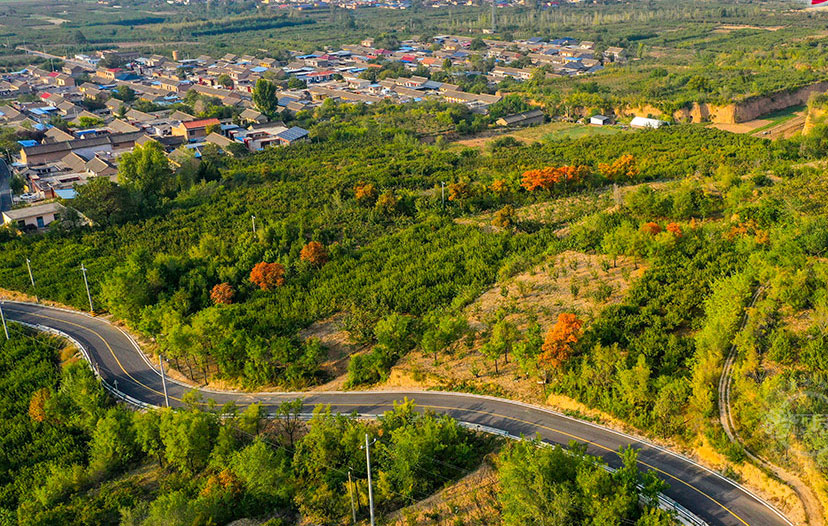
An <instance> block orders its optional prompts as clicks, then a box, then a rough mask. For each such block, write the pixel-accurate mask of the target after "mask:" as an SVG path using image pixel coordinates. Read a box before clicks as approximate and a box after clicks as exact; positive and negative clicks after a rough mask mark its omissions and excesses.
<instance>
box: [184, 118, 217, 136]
mask: <svg viewBox="0 0 828 526" xmlns="http://www.w3.org/2000/svg"><path fill="white" fill-rule="evenodd" d="M220 126H221V121H219V120H218V119H216V118H212V119H199V120H195V121H189V122H182V123H181V124H179V125H178V126H173V127H172V135H177V136H179V137H184V138H185V139H186V140H187V141H193V140H196V139H200V138H202V137H207V135H209V132H208V131H207V129H208V128H218V127H220ZM211 131H212V130H211Z"/></svg>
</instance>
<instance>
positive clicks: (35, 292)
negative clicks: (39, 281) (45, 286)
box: [26, 258, 40, 303]
mask: <svg viewBox="0 0 828 526" xmlns="http://www.w3.org/2000/svg"><path fill="white" fill-rule="evenodd" d="M26 268H28V269H29V280H30V281H31V282H32V292H34V296H35V302H36V303H40V300H39V299H37V288H36V287H35V283H34V276H33V275H32V262H31V261H29V258H26Z"/></svg>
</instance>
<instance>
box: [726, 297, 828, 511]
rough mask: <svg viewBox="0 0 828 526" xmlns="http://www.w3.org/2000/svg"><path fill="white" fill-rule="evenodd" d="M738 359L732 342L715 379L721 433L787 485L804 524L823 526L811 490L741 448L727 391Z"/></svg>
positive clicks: (818, 504)
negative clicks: (801, 511)
mask: <svg viewBox="0 0 828 526" xmlns="http://www.w3.org/2000/svg"><path fill="white" fill-rule="evenodd" d="M763 289H764V287H759V288H757V289H756V292H755V293H754V294H753V298H752V299H751V302H750V305H748V307H747V308H746V309H745V315H744V317H743V318H742V324H741V326H740V327H739V332H741V331H742V330H743V329H744V328H745V326H746V325H747V322H748V312H749V310H750V309H751V308H752V307H753V306H754V305H755V304H756V300H757V299H758V298H759V296H760V295H761V294H762V291H763ZM737 358H738V350H737V347H736V344H735V343H734V344H733V345H731V347H730V353H729V354H728V356H727V359H726V360H725V363H724V366H723V367H722V376H721V378H720V380H719V421H720V422H721V423H722V427H723V428H724V431H725V434H727V437H728V438H729V439H730V441H731V442H733V443H734V444H738V445H740V446H741V447H742V449H743V450H744V451H745V454H746V455H747V456H748V458H750V460H752V461H753V462H754V463H756V464H757V465H759V466H760V467H762V468H764V469H766V470H767V471H769V472H771V473H773V474H774V475H776V476H777V477H779V479H780V480H782V481H783V482H784V483H786V484H787V485H788V486H790V487H791V488H793V490H794V492H796V495H797V497H799V500H801V501H802V505H803V506H804V507H805V514H806V516H807V521H808V524H809V525H810V526H824V525H825V518H824V513H823V509H822V504H821V503H820V501H819V498H818V497H817V496H816V494H815V493H814V491H813V489H811V488H810V487H809V486H808V485H807V484H806V483H804V482H803V481H802V480H801V479H800V478H799V477H798V476H796V475H794V474H793V473H790V472H788V471H787V470H785V469H782V468H781V467H779V466H777V465H775V464H773V463H771V462H770V461H769V460H766V459H764V458H762V457H760V456H758V455H756V454H754V453H753V452H752V451H750V450H749V449H748V448H747V446H746V445H745V443H744V441H743V440H742V439H741V437H740V436H739V431H738V430H737V429H736V424H735V422H734V419H733V411H732V409H731V406H730V400H731V388H732V385H733V366H734V365H735V364H736V359H737Z"/></svg>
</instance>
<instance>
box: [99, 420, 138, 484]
mask: <svg viewBox="0 0 828 526" xmlns="http://www.w3.org/2000/svg"><path fill="white" fill-rule="evenodd" d="M135 453H136V447H135V431H134V430H133V427H132V421H131V419H130V413H129V412H127V410H126V409H124V408H123V407H121V406H116V407H112V408H110V409H109V410H108V411H107V412H106V415H105V416H103V417H102V418H100V419H99V420H98V423H97V424H96V425H95V431H94V432H93V433H92V442H91V444H90V448H89V468H90V471H91V472H92V473H93V474H96V475H98V476H103V475H105V474H106V473H108V472H111V471H113V470H116V469H119V468H123V467H124V466H126V465H127V464H129V462H130V461H131V460H132V459H133V458H134V457H135Z"/></svg>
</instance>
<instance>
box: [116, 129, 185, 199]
mask: <svg viewBox="0 0 828 526" xmlns="http://www.w3.org/2000/svg"><path fill="white" fill-rule="evenodd" d="M172 175H173V172H172V169H171V168H170V163H169V161H168V160H167V156H166V154H165V153H164V148H163V147H162V146H161V144H160V143H158V142H157V141H148V142H146V143H144V144H143V145H138V146H136V147H135V149H134V150H132V151H131V152H127V153H125V154H123V155H122V156H121V158H120V163H119V165H118V182H119V183H120V184H122V185H124V186H125V187H126V188H128V189H130V190H131V191H132V192H134V193H135V194H136V196H137V197H138V199H139V202H141V203H142V204H144V205H145V206H147V207H149V208H150V209H153V208H155V207H156V206H157V205H158V202H159V199H160V198H161V197H162V196H163V195H165V194H166V193H167V192H168V191H169V190H170V186H171V183H172Z"/></svg>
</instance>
